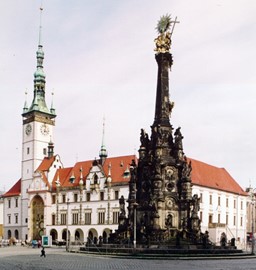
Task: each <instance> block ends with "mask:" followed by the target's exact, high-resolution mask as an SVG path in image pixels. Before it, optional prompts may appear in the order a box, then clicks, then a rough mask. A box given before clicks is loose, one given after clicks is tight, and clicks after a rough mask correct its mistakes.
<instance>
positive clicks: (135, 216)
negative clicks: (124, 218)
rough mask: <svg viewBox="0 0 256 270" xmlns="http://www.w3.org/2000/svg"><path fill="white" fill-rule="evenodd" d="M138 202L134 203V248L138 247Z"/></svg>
mask: <svg viewBox="0 0 256 270" xmlns="http://www.w3.org/2000/svg"><path fill="white" fill-rule="evenodd" d="M137 206H138V204H137V203H136V202H135V203H134V204H133V215H134V217H133V226H134V227H133V247H134V249H136V241H137V239H136V238H137V235H136V230H137V215H136V208H137Z"/></svg>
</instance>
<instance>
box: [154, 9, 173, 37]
mask: <svg viewBox="0 0 256 270" xmlns="http://www.w3.org/2000/svg"><path fill="white" fill-rule="evenodd" d="M170 26H171V15H169V14H166V15H163V16H162V17H161V18H160V20H159V21H158V23H157V26H156V30H157V32H158V33H159V34H160V35H161V34H163V33H165V32H167V31H168V30H169V29H170Z"/></svg>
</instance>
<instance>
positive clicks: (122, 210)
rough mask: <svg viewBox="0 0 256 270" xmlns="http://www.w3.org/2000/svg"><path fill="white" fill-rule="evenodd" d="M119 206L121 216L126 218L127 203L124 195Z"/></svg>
mask: <svg viewBox="0 0 256 270" xmlns="http://www.w3.org/2000/svg"><path fill="white" fill-rule="evenodd" d="M119 205H120V216H125V201H124V196H123V195H122V196H121V198H120V199H119Z"/></svg>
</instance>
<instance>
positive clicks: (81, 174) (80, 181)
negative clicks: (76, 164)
mask: <svg viewBox="0 0 256 270" xmlns="http://www.w3.org/2000/svg"><path fill="white" fill-rule="evenodd" d="M83 178H84V177H83V168H82V166H81V168H80V180H79V185H80V186H82V185H83V184H84V181H83Z"/></svg>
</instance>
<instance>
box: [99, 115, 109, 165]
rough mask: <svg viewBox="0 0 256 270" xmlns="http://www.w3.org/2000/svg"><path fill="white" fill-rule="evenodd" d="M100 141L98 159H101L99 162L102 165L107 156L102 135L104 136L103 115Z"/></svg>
mask: <svg viewBox="0 0 256 270" xmlns="http://www.w3.org/2000/svg"><path fill="white" fill-rule="evenodd" d="M102 133H103V134H102V143H101V148H100V153H99V156H100V161H101V164H102V165H103V164H104V162H105V160H106V158H107V156H108V152H107V149H106V146H105V144H104V139H105V138H104V137H105V117H104V118H103V132H102Z"/></svg>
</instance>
